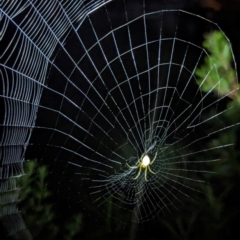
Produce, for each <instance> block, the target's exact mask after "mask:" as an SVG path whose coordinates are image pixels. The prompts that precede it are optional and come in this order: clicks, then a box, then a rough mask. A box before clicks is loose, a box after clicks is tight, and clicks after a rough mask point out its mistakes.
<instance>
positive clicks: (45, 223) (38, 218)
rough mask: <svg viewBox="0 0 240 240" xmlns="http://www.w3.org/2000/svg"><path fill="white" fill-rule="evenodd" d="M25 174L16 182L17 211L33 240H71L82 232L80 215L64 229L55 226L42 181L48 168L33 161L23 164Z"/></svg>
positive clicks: (73, 218) (43, 181)
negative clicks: (18, 201) (18, 191)
mask: <svg viewBox="0 0 240 240" xmlns="http://www.w3.org/2000/svg"><path fill="white" fill-rule="evenodd" d="M25 172H26V174H25V175H24V176H22V177H21V178H19V180H18V185H19V186H20V187H21V191H20V209H21V213H22V216H23V218H24V220H25V223H26V225H27V227H28V229H29V230H30V232H31V234H32V235H33V238H34V239H41V238H46V236H47V239H55V238H57V239H73V237H74V236H75V235H76V234H78V233H79V232H80V231H81V229H82V214H78V215H75V216H73V217H72V219H70V220H69V221H67V222H68V223H67V224H65V226H59V225H58V224H57V223H56V222H57V221H56V220H57V219H56V210H57V209H56V208H55V207H54V205H53V204H51V196H52V193H51V191H50V190H49V188H48V186H47V183H46V179H47V176H48V168H47V167H46V166H39V165H38V162H37V161H36V160H33V161H26V162H25Z"/></svg>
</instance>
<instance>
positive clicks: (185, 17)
mask: <svg viewBox="0 0 240 240" xmlns="http://www.w3.org/2000/svg"><path fill="white" fill-rule="evenodd" d="M6 2H7V1H6ZM70 2H71V1H69V3H70ZM103 3H106V4H103ZM143 3H144V2H143ZM21 4H22V7H21V8H20V10H19V11H18V12H17V11H15V10H14V8H13V7H11V5H10V4H7V3H6V9H4V10H3V11H2V16H3V17H2V19H3V21H4V23H5V26H6V27H5V31H6V33H7V31H8V29H10V30H11V31H12V29H14V31H13V33H8V34H5V35H6V36H9V35H10V36H11V41H10V42H8V44H7V46H6V50H5V52H4V54H3V56H4V60H3V61H1V74H2V75H3V76H4V78H3V79H4V80H3V83H2V85H3V90H2V92H1V103H3V106H4V110H5V117H4V119H3V121H2V124H1V127H2V129H3V135H2V136H3V137H2V141H1V146H2V148H1V149H3V148H4V150H2V151H3V159H4V162H3V163H6V164H10V165H11V166H12V167H10V168H8V167H6V169H5V170H4V171H1V173H3V172H4V173H3V174H4V176H5V178H8V177H11V176H16V175H19V174H22V170H21V169H22V168H21V163H22V161H23V159H24V156H25V157H27V158H31V157H33V156H34V157H36V158H38V159H39V160H41V161H43V162H45V163H48V164H49V165H51V166H52V168H51V169H52V179H51V184H52V185H53V186H54V187H55V190H56V195H57V196H58V198H59V199H60V200H59V201H63V202H64V203H65V208H66V209H65V210H64V209H63V212H64V211H69V209H70V210H72V211H74V210H75V209H77V208H78V206H81V207H84V204H85V202H86V201H88V200H90V202H91V204H92V205H94V206H97V207H98V208H99V209H100V210H101V211H103V212H104V214H109V213H107V211H106V208H107V207H106V206H108V205H109V204H110V205H111V207H112V208H113V209H116V210H112V211H111V213H110V215H111V217H112V218H114V219H116V220H118V214H117V212H119V211H121V212H126V214H128V217H129V218H130V219H131V220H132V221H135V222H145V221H149V220H151V219H153V218H155V217H156V216H159V214H162V213H164V212H172V211H173V210H174V209H178V206H179V205H184V201H185V199H194V195H195V194H197V193H199V192H200V191H201V189H200V188H199V186H200V185H201V184H208V177H206V176H207V175H211V174H215V173H214V172H213V171H212V170H211V164H221V156H219V149H222V148H226V151H228V149H230V147H231V146H232V145H233V142H227V143H225V144H220V145H217V146H214V147H209V146H208V145H206V144H205V143H206V142H207V141H209V140H210V139H211V138H214V137H216V136H218V135H219V134H221V133H222V132H224V131H227V130H229V129H230V128H232V127H235V126H236V125H237V124H238V123H233V124H230V125H226V124H225V123H224V122H223V120H222V116H223V115H224V114H225V112H226V111H228V110H224V109H223V106H225V105H226V103H227V102H229V101H230V100H229V95H230V94H232V93H233V92H235V91H237V88H235V89H233V90H231V91H230V92H228V93H226V94H225V95H224V96H221V95H220V94H218V93H219V92H220V89H221V87H222V85H221V83H222V76H220V75H219V73H217V67H216V64H215V62H214V61H213V60H212V59H211V56H210V55H209V53H208V52H207V51H206V49H204V48H203V47H202V45H201V42H202V41H201V35H200V33H198V29H192V27H191V24H190V23H194V24H196V26H205V29H207V30H209V31H215V30H218V31H221V29H220V28H219V27H218V25H217V24H215V23H213V22H211V21H208V20H206V19H204V18H202V17H200V16H198V15H195V14H191V13H188V12H185V11H183V10H161V9H155V10H154V11H153V10H152V9H151V8H150V7H149V6H148V5H147V3H146V5H145V3H144V4H142V5H140V6H138V7H137V8H134V6H131V4H130V2H129V1H111V2H105V1H89V5H88V4H85V5H83V6H82V5H81V4H80V3H79V5H77V3H76V6H78V9H82V11H80V12H77V10H76V8H75V10H73V8H71V7H72V6H75V5H74V4H73V3H72V2H71V4H72V5H71V4H70V5H68V4H62V3H61V2H58V1H52V2H51V3H49V5H48V8H50V7H51V8H52V9H55V11H54V13H50V11H48V8H46V6H47V5H46V6H45V4H43V3H40V2H37V1H36V3H35V2H34V1H28V3H27V4H23V3H21ZM76 6H75V7H76ZM41 7H42V8H41ZM81 7H82V8H81ZM27 16H30V18H29V19H28V18H27ZM33 20H34V21H33ZM37 26H38V28H37V29H39V31H40V29H41V30H42V33H40V32H39V31H38V30H37V29H36V27H37ZM34 29H36V30H34ZM10 30H9V31H10ZM43 30H44V31H43ZM188 33H191V34H188ZM229 44H230V43H229ZM232 57H233V56H232ZM205 58H208V59H209V61H210V62H211V61H212V66H211V67H210V68H209V71H208V73H207V74H206V76H205V77H204V78H203V79H201V82H200V84H197V80H198V79H196V76H195V71H196V69H198V68H199V67H200V66H201V64H202V63H203V60H204V59H205ZM233 59H234V57H233ZM212 73H214V74H216V76H218V81H217V82H216V84H215V85H214V87H212V89H210V90H209V91H208V92H206V93H203V92H202V91H201V85H202V84H204V83H205V82H206V81H208V79H209V76H210V75H211V74H212ZM236 79H237V76H236ZM216 123H217V124H216ZM7 149H11V150H9V151H8V150H7ZM209 152H211V155H212V158H209V155H208V153H209ZM143 153H147V154H148V156H149V158H150V162H151V161H152V159H154V158H155V156H156V158H155V160H154V162H153V164H151V170H152V172H154V173H156V174H153V173H151V172H150V171H148V173H147V180H148V181H146V179H145V177H144V170H143V171H142V173H141V174H140V175H139V177H138V178H137V179H134V178H135V177H136V175H137V174H138V171H139V168H131V167H129V166H137V163H138V160H139V159H140V158H141V156H142V154H143ZM13 154H14V158H13V159H15V160H14V161H12V162H11V159H10V158H11V156H13ZM2 165H3V167H5V166H9V165H4V164H2ZM78 186H79V187H80V190H79V189H78ZM85 194H86V196H87V197H86V198H87V200H86V199H85V200H83V198H84V196H83V195H85ZM63 208H64V207H63ZM119 221H122V222H124V221H126V220H122V219H121V220H119Z"/></svg>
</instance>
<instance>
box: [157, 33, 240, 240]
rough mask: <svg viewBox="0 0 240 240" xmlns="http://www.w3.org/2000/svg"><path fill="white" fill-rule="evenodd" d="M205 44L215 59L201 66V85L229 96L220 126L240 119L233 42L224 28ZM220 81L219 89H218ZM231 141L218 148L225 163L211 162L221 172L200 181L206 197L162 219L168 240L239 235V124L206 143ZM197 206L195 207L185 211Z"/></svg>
mask: <svg viewBox="0 0 240 240" xmlns="http://www.w3.org/2000/svg"><path fill="white" fill-rule="evenodd" d="M203 47H204V48H205V49H206V50H207V52H208V54H209V56H210V58H209V57H206V58H205V59H204V60H203V64H202V65H201V67H200V68H198V69H197V70H196V72H195V76H196V77H197V79H198V80H197V83H198V85H199V87H200V89H201V91H202V92H209V91H210V90H211V89H212V90H213V93H214V95H215V97H218V98H221V97H223V96H225V97H226V98H227V99H228V101H227V104H226V105H225V108H226V109H227V111H225V112H224V113H223V114H221V116H220V117H219V118H218V120H220V121H219V122H218V121H215V125H216V126H215V127H216V129H217V126H218V124H219V123H221V124H224V125H225V126H230V125H234V124H236V123H239V122H240V105H239V103H240V94H239V91H238V90H237V89H238V86H239V85H238V82H237V74H236V70H235V66H234V60H233V58H232V50H231V46H230V43H229V41H228V40H227V39H226V37H225V36H224V35H223V33H222V32H220V31H215V32H211V33H207V34H206V35H205V36H204V42H203ZM214 68H215V69H214ZM210 69H212V70H211V71H210ZM206 76H207V77H206ZM203 79H205V80H203ZM216 84H217V87H214V86H215V85H216ZM210 115H211V112H210V113H209V116H210ZM218 129H219V128H218ZM229 142H233V143H235V145H234V146H233V147H231V148H228V150H226V149H225V148H219V150H218V151H219V155H220V156H221V159H220V162H218V161H217V162H216V163H214V164H212V163H209V164H211V165H212V166H211V169H212V171H213V172H215V173H217V174H210V175H206V176H204V177H205V178H206V180H207V184H206V183H205V184H202V185H201V190H202V192H203V193H204V194H203V196H202V195H199V196H198V194H196V195H195V196H193V199H194V201H192V199H186V198H185V202H184V204H185V206H182V207H180V208H179V210H180V211H179V213H180V214H178V215H176V216H174V218H172V217H171V216H170V217H169V218H162V219H160V224H163V226H164V227H165V228H166V231H167V233H168V234H169V239H211V240H213V239H233V237H234V238H238V237H240V233H239V230H238V224H237V223H238V221H239V216H240V205H239V201H240V193H239V189H240V181H239V180H240V179H239V177H240V162H239V157H240V151H239V150H240V149H239V144H240V140H239V127H237V128H236V127H233V128H229V129H228V131H220V132H219V134H218V136H217V137H216V136H215V138H214V139H210V140H209V141H207V142H206V143H205V147H206V148H211V147H216V146H221V145H224V144H226V143H229ZM208 155H209V159H213V156H211V151H209V153H208ZM200 159H201V156H199V160H200ZM193 174H194V173H193ZM208 182H209V184H208ZM192 205H193V208H192V209H190V211H188V210H187V209H185V208H186V207H187V208H188V206H192Z"/></svg>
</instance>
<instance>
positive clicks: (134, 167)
mask: <svg viewBox="0 0 240 240" xmlns="http://www.w3.org/2000/svg"><path fill="white" fill-rule="evenodd" d="M126 164H127V163H126ZM127 166H128V167H129V168H133V169H136V168H138V166H130V165H128V164H127Z"/></svg>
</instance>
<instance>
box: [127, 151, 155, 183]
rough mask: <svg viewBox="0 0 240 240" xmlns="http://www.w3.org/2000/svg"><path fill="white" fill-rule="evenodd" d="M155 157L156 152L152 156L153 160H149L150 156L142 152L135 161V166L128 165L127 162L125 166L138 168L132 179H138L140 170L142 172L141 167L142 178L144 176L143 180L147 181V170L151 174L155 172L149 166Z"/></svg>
mask: <svg viewBox="0 0 240 240" xmlns="http://www.w3.org/2000/svg"><path fill="white" fill-rule="evenodd" d="M156 158H157V152H156V153H155V156H154V158H153V160H152V161H151V159H150V157H149V155H148V154H146V153H143V154H142V156H141V158H140V159H138V161H137V165H136V166H129V165H128V164H127V166H128V167H129V168H132V169H137V168H139V170H138V174H137V176H136V177H135V178H133V179H134V180H136V179H138V177H139V176H140V174H141V172H142V169H144V178H145V181H147V172H148V171H149V172H150V173H152V174H156V173H155V172H153V171H152V170H151V168H150V166H151V165H152V164H153V163H154V161H155V160H156Z"/></svg>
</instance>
